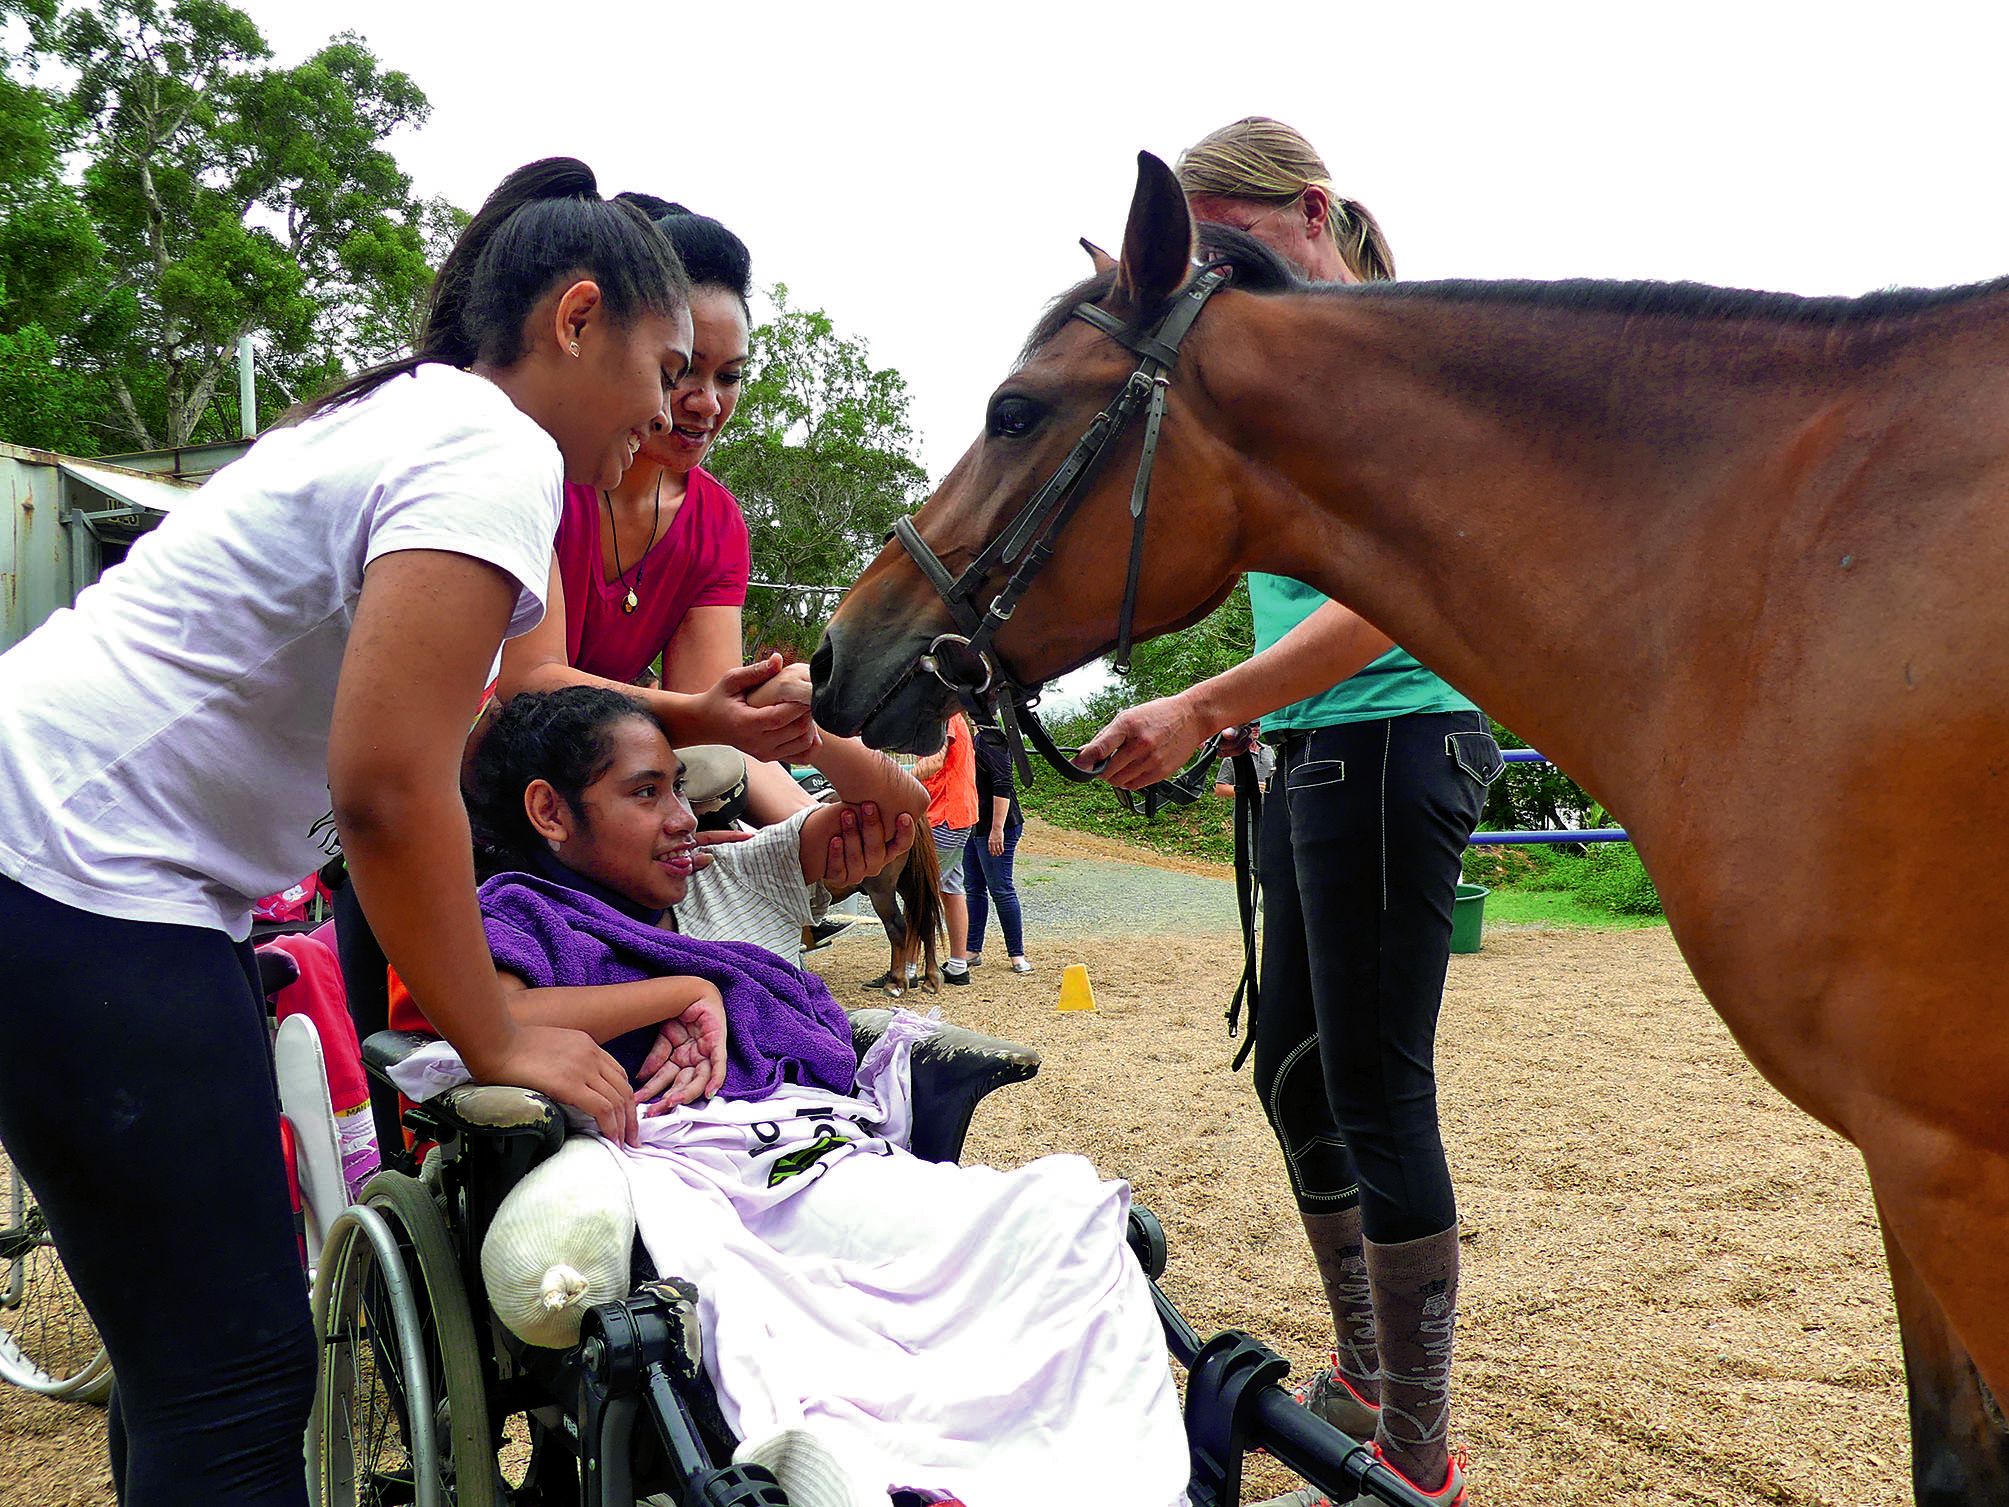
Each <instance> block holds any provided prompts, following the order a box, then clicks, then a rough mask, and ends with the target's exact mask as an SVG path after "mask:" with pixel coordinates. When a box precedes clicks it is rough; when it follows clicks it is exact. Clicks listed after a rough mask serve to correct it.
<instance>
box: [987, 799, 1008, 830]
mask: <svg viewBox="0 0 2009 1507" xmlns="http://www.w3.org/2000/svg"><path fill="white" fill-rule="evenodd" d="M1010 821H1011V797H1010V796H1008V795H994V796H992V797H991V831H993V832H1002V831H1004V829H1005V827H1006V826H1007V825H1008V824H1009V823H1010Z"/></svg>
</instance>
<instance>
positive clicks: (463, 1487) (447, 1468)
mask: <svg viewBox="0 0 2009 1507" xmlns="http://www.w3.org/2000/svg"><path fill="white" fill-rule="evenodd" d="M314 1329H315V1335H316V1337H317V1339H318V1340H319V1342H320V1350H321V1356H320V1375H319V1377H318V1379H317V1384H316V1387H315V1394H314V1412H313V1416H312V1418H311V1420H310V1421H309V1425H308V1435H307V1460H308V1472H309V1476H310V1478H311V1480H312V1483H313V1490H314V1497H315V1501H316V1502H317V1503H318V1504H320V1507H393V1504H396V1507H404V1504H407V1503H409V1504H412V1507H495V1503H496V1499H497V1492H496V1487H497V1479H498V1478H497V1473H496V1464H495V1443H494V1437H493V1435H492V1433H491V1431H490V1428H489V1419H488V1400H487V1397H486V1395H485V1393H484V1392H483V1390H482V1376H481V1353H480V1350H479V1348H478V1343H479V1342H478V1340H477V1338H476V1331H475V1325H474V1316H473V1312H472V1310H471V1309H470V1308H469V1306H468V1299H467V1289H466V1286H465V1284H464V1283H463V1282H462V1281H461V1276H460V1266H459V1263H458V1262H457V1261H456V1260H455V1258H454V1252H453V1243H452V1240H451V1238H450V1237H449V1235H448V1234H447V1229H446V1221H445V1220H444V1218H443V1217H442V1216H441V1213H440V1207H439V1205H438V1203H436V1202H435V1201H434V1199H433V1196H432V1194H431V1193H430V1192H428V1191H427V1190H426V1189H425V1187H424V1186H422V1185H421V1184H420V1183H419V1182H418V1180H417V1179H416V1178H412V1177H407V1176H406V1175H404V1174H403V1173H400V1172H380V1173H378V1174H377V1175H376V1176H375V1177H373V1178H371V1179H370V1180H369V1182H367V1183H366V1184H364V1185H363V1191H362V1194H361V1197H360V1199H359V1201H358V1202H357V1204H356V1205H354V1206H352V1207H351V1208H349V1209H348V1210H346V1211H345V1212H344V1213H342V1214H341V1215H340V1216H339V1217H338V1218H337V1219H336V1220H335V1224H334V1228H333V1229H332V1230H331V1231H330V1233H329V1237H328V1243H327V1245H326V1247H325V1248H324V1249H323V1251H322V1254H321V1265H320V1269H319V1271H318V1272H317V1274H316V1276H315V1281H314Z"/></svg>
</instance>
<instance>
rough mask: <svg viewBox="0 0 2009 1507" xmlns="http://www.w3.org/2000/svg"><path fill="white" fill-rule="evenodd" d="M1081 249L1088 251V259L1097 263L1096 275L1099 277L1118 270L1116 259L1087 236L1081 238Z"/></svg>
mask: <svg viewBox="0 0 2009 1507" xmlns="http://www.w3.org/2000/svg"><path fill="white" fill-rule="evenodd" d="M1081 249H1082V250H1083V251H1086V252H1087V253H1088V259H1089V260H1090V261H1091V262H1093V263H1095V275H1096V276H1097V277H1100V276H1102V275H1103V273H1105V272H1114V271H1115V270H1116V258H1115V257H1113V256H1111V255H1110V254H1109V253H1108V252H1106V251H1104V250H1103V249H1102V248H1101V247H1100V246H1098V245H1096V244H1095V242H1093V241H1091V240H1090V239H1089V238H1088V237H1087V236H1083V237H1082V238H1081Z"/></svg>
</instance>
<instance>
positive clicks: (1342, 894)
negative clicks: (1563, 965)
mask: <svg viewBox="0 0 2009 1507" xmlns="http://www.w3.org/2000/svg"><path fill="white" fill-rule="evenodd" d="M1178 173H1179V178H1180V181H1181V183H1183V184H1184V185H1185V188H1186V193H1187V197H1188V200H1189V202H1190V203H1191V205H1192V208H1193V212H1194V215H1195V216H1196V217H1197V218H1198V219H1199V220H1200V221H1202V222H1203V230H1204V228H1205V225H1207V224H1213V225H1221V226H1226V227H1230V228H1232V229H1235V230H1239V231H1243V232H1246V233H1247V234H1249V235H1252V236H1254V237H1256V238H1257V239H1258V240H1260V241H1262V242H1263V243H1264V244H1265V245H1267V246H1269V247H1270V248H1271V249H1272V250H1274V251H1276V252H1278V253H1279V254H1281V255H1282V256H1283V257H1284V258H1285V259H1286V260H1287V261H1289V262H1290V263H1291V264H1292V265H1293V266H1294V267H1295V268H1296V269H1297V270H1298V271H1299V272H1300V273H1302V274H1303V275H1305V276H1307V277H1310V278H1313V279H1316V280H1318V281H1323V282H1362V281H1366V280H1369V279H1374V278H1388V277H1393V276H1394V271H1395V269H1394V259H1393V257H1392V255H1391V254H1390V252H1389V250H1388V245H1387V242H1386V240H1385V239H1384V238H1383V236H1382V234H1381V229H1380V227H1379V226H1378V225H1376V224H1375V222H1374V219H1373V217H1372V216H1370V215H1369V214H1368V213H1367V212H1366V211H1365V210H1364V209H1362V208H1361V207H1360V206H1359V205H1357V204H1354V203H1352V202H1351V201H1349V200H1346V199H1342V198H1340V197H1339V195H1338V194H1337V193H1336V192H1335V191H1334V189H1333V187H1332V184H1331V181H1330V179H1329V177H1328V175H1327V172H1326V169H1325V165H1324V164H1323V163H1322V162H1321V161H1320V160H1319V158H1318V155H1317V153H1316V152H1314V151H1313V150H1312V148H1311V146H1310V144H1309V143H1308V142H1306V141H1305V139H1304V138H1303V137H1302V136H1300V135H1298V133H1297V132H1295V131H1293V130H1291V129H1290V128H1289V127H1288V126H1283V125H1280V124H1279V123H1277V122H1276V121H1272V120H1265V119H1261V118H1251V119H1248V120H1242V121H1237V122H1236V123H1235V124H1233V125H1231V126H1227V127H1225V128H1223V129H1222V130H1219V131H1216V132H1215V133H1214V134H1213V135H1211V136H1208V137H1207V138H1205V139H1204V140H1203V141H1201V142H1200V143H1199V144H1198V145H1196V146H1194V147H1193V148H1192V149H1191V150H1189V151H1188V152H1186V153H1185V154H1184V155H1183V156H1182V157H1181V158H1180V161H1179V167H1178ZM1249 601H1250V605H1251V607H1252V608H1253V609H1254V616H1255V630H1256V632H1255V638H1256V644H1255V646H1256V650H1257V652H1256V655H1255V657H1254V658H1253V659H1251V660H1249V661H1248V662H1247V663H1246V664H1243V665H1239V666H1237V667H1236V668H1235V669H1233V670H1230V671H1228V672H1227V673H1225V674H1223V675H1218V676H1216V677H1214V678H1213V679H1212V680H1208V681H1203V682H1202V683H1200V684H1199V685H1196V686H1194V687H1193V688H1192V689H1191V690H1189V691H1186V692H1185V693H1183V694H1182V695H1179V696H1173V697H1168V698H1166V699H1164V700H1161V701H1154V702H1147V703H1146V704H1144V705H1143V706H1139V707H1133V708H1131V709H1130V710H1129V711H1126V712H1124V713H1123V714H1122V715H1121V716H1119V717H1117V718H1116V719H1115V720H1114V721H1113V722H1111V723H1110V724H1109V726H1108V727H1106V728H1104V729H1103V730H1102V732H1100V733H1099V734H1098V735H1097V736H1096V737H1095V738H1094V740H1092V741H1091V742H1090V743H1089V745H1088V746H1087V747H1086V748H1084V749H1083V750H1082V753H1081V762H1082V763H1083V764H1087V763H1090V762H1092V761H1093V760H1095V759H1098V758H1105V757H1106V758H1109V759H1110V761H1111V762H1110V767H1109V770H1108V771H1107V776H1106V777H1107V778H1108V779H1109V780H1110V781H1111V782H1112V783H1114V784H1117V785H1120V786H1124V787H1126V788H1133V789H1134V788H1137V787H1140V786H1142V785H1145V784H1148V783H1150V782H1151V781H1152V780H1155V779H1161V778H1163V777H1164V776H1165V775H1167V774H1170V773H1172V772H1173V771H1175V770H1176V769H1177V768H1178V767H1179V765H1180V764H1182V763H1183V762H1184V761H1185V760H1186V759H1187V758H1188V757H1189V756H1190V755H1191V754H1192V752H1193V750H1194V749H1196V748H1197V747H1199V745H1200V744H1201V743H1202V742H1203V741H1204V740H1205V738H1206V737H1207V735H1208V734H1209V733H1211V732H1214V731H1217V730H1219V729H1222V728H1226V727H1231V726H1239V725H1245V724H1248V723H1250V722H1253V721H1254V720H1255V719H1256V718H1258V717H1260V718H1261V719H1262V728H1263V732H1264V734H1265V736H1266V737H1268V738H1269V739H1270V740H1271V741H1272V742H1273V743H1275V744H1276V747H1277V767H1276V771H1275V773H1274V774H1273V775H1272V777H1271V780H1270V787H1269V799H1268V800H1267V801H1266V802H1265V803H1264V807H1263V833H1262V844H1261V851H1260V856H1259V868H1260V872H1261V875H1262V884H1263V959H1262V977H1261V1003H1262V1007H1261V1009H1260V1011H1259V1012H1258V1014H1257V1018H1256V1021H1255V1024H1254V1026H1253V1028H1252V1029H1253V1031H1254V1034H1255V1065H1256V1071H1255V1076H1256V1089H1257V1092H1258V1094H1259V1095H1260V1097H1261V1099H1262V1104H1263V1110H1264V1112H1265V1113H1266V1114H1267V1115H1268V1116H1269V1120H1270V1124H1271V1127H1272V1128H1273V1129H1274V1130H1275V1132H1276V1135H1277V1139H1278V1140H1279V1141H1280V1142H1281V1143H1282V1146H1283V1151H1284V1161H1285V1165H1286V1166H1287V1167H1288V1169H1289V1172H1290V1179H1291V1190H1292V1192H1293V1194H1294V1195H1295V1196H1296V1199H1297V1203H1298V1210H1299V1214H1300V1216H1301V1218H1302V1219H1303V1221H1304V1228H1305V1233H1306V1235H1307V1237H1308V1238H1309V1239H1310V1242H1311V1248H1312V1253H1313V1254H1314V1256H1316V1258H1317V1260H1318V1267H1319V1275H1320V1277H1321V1278H1322V1279H1323V1283H1324V1286H1325V1292H1326V1297H1327V1300H1328V1302H1329V1303H1330V1305H1331V1308H1332V1314H1333V1324H1334V1330H1335V1333H1336V1336H1337V1345H1336V1347H1335V1351H1334V1355H1333V1368H1332V1370H1331V1372H1330V1373H1325V1374H1321V1375H1320V1376H1318V1377H1317V1378H1316V1379H1315V1380H1314V1381H1313V1383H1312V1385H1311V1386H1310V1387H1309V1388H1307V1389H1306V1391H1305V1392H1304V1393H1303V1394H1301V1395H1302V1396H1303V1399H1304V1400H1305V1401H1306V1402H1307V1404H1308V1405H1310V1406H1311V1407H1313V1408H1314V1409H1316V1410H1317V1411H1318V1412H1320V1413H1321V1414H1323V1415H1324V1416H1325V1417H1326V1418H1327V1419H1329V1420H1330V1421H1331V1422H1333V1423H1334V1424H1336V1425H1338V1426H1339V1427H1340V1428H1343V1429H1345V1430H1346V1431H1347V1432H1348V1433H1351V1434H1354V1435H1356V1436H1359V1437H1370V1436H1371V1437H1372V1438H1373V1440H1374V1444H1375V1448H1376V1449H1377V1451H1378V1452H1379V1453H1380V1454H1381V1455H1382V1456H1383V1458H1384V1459H1386V1460H1387V1462H1388V1463H1389V1464H1391V1465H1392V1466H1394V1467H1395V1468H1396V1469H1397V1470H1399V1471H1400V1472H1401V1473H1402V1474H1403V1475H1404V1476H1405V1477H1406V1478H1407V1479H1408V1480H1409V1481H1410V1482H1411V1483H1412V1484H1414V1485H1415V1486H1416V1487H1417V1489H1418V1490H1419V1491H1421V1492H1422V1493H1423V1494H1424V1495H1425V1496H1427V1497H1428V1498H1429V1499H1430V1500H1431V1501H1433V1502H1441V1503H1444V1504H1446V1507H1456V1504H1461V1503H1463V1502H1464V1501H1465V1499H1466V1498H1465V1483H1464V1472H1463V1469H1462V1467H1461V1465H1460V1464H1459V1463H1458V1462H1457V1461H1455V1460H1454V1459H1453V1458H1452V1456H1451V1452H1450V1448H1449V1427H1450V1422H1449V1420H1450V1390H1449V1389H1450V1371H1451V1342H1452V1329H1453V1323H1454V1318H1455V1311H1456V1305H1457V1285H1458V1213H1457V1205H1456V1202H1455V1199H1454V1197H1453V1194H1452V1189H1451V1175H1450V1170H1449V1167H1448V1166H1447V1164H1446V1161H1445V1157H1444V1146H1443V1141H1442V1139H1441V1137H1440V1136H1439V1133H1438V1127H1437V1088H1436V1077H1435V1070H1434V1049H1435V1039H1436V1028H1437V1012H1438V1008H1439V1006H1440V1005H1441V1004H1442V1002H1443V993H1444V974H1445V969H1446V966H1447V964H1448V963H1449V960H1450V950H1451V907H1452V903H1453V901H1454V900H1455V898H1456V893H1457V884H1458V879H1459V873H1460V868H1461V864H1462V860H1463V856H1464V851H1465V845H1466V843H1467V841H1468V840H1469V839H1470V837H1471V835H1472V829H1473V827H1474V825H1475V824H1476V823H1477V821H1478V817H1479V810H1480V807H1481V806H1482V805H1483V804H1484V802H1485V793H1486V787H1487V786H1488V785H1489V784H1491V782H1492V781H1493V780H1494V779H1495V778H1496V777H1497V776H1498V774H1499V772H1500V769H1501V767H1502V764H1501V759H1500V751H1499V748H1498V746H1497V745H1496V744H1495V743H1494V741H1493V739H1492V736H1491V733H1490V731H1489V725H1488V723H1487V720H1486V718H1485V717H1484V715H1482V714H1481V713H1480V712H1479V710H1478V708H1476V707H1475V706H1473V705H1472V703H1471V702H1470V701H1468V700H1466V699H1465V698H1464V697H1463V696H1461V695H1459V694H1458V692H1456V691H1455V690H1453V689H1452V688H1451V687H1450V686H1448V685H1446V684H1445V683H1444V682H1443V681H1442V680H1439V679H1438V678H1437V677H1436V676H1435V675H1433V674H1431V673H1430V672H1429V671H1428V670H1426V669H1425V668H1423V666H1422V665H1420V664H1418V663H1417V662H1416V660H1415V659H1413V658H1412V657H1411V656H1410V655H1409V654H1407V653H1405V652H1404V651H1403V650H1402V649H1401V648H1400V647H1399V646H1398V645H1396V644H1395V643H1394V642H1393V641H1392V640H1390V639H1389V638H1388V637H1387V636H1385V635H1384V634H1382V633H1380V632H1378V631H1377V630H1376V629H1374V628H1373V627H1372V626H1370V625H1369V624H1368V623H1366V622H1365V621H1364V620H1362V619H1361V618H1360V617H1358V616H1357V615H1355V614H1354V613H1352V612H1350V611H1348V610H1347V609H1346V608H1344V607H1342V606H1341V605H1339V604H1338V603H1337V602H1333V601H1330V600H1329V599H1327V598H1326V597H1324V596H1322V595H1320V594H1319V593H1318V592H1317V591H1314V590H1313V589H1312V588H1311V587H1309V586H1305V585H1303V584H1301V583H1299V582H1297V581H1292V580H1287V579H1285V578H1283V577H1280V576H1268V575H1252V576H1250V577H1249ZM1335 677H1337V678H1335ZM1289 696H1297V697H1300V698H1301V699H1298V700H1293V701H1290V702H1289V704H1288V705H1280V703H1281V702H1282V700H1283V698H1285V697H1289ZM1279 1500H1280V1501H1282V1502H1297V1501H1300V1500H1302V1501H1305V1502H1312V1501H1316V1500H1317V1498H1316V1495H1315V1494H1314V1493H1311V1492H1310V1491H1309V1489H1306V1491H1304V1492H1301V1493H1297V1494H1294V1495H1293V1496H1290V1497H1286V1498H1281V1499H1279Z"/></svg>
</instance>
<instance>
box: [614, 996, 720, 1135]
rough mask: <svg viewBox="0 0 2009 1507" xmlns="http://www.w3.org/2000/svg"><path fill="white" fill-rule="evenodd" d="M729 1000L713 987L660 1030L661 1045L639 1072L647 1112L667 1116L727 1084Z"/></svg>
mask: <svg viewBox="0 0 2009 1507" xmlns="http://www.w3.org/2000/svg"><path fill="white" fill-rule="evenodd" d="M725 1059H726V1052H725V1000H724V999H723V998H722V997H721V996H720V994H719V992H718V990H717V989H716V988H714V987H712V986H710V985H706V986H705V992H704V993H703V994H702V995H700V996H699V997H698V998H697V999H695V1000H692V1001H691V1003H690V1004H688V1005H686V1006H685V1007H684V1010H683V1013H682V1014H681V1015H673V1016H671V1017H670V1018H669V1019H668V1020H666V1021H664V1022H663V1023H662V1026H661V1027H660V1028H659V1029H658V1031H657V1033H656V1044H655V1045H654V1046H652V1047H651V1048H649V1055H648V1056H646V1057H644V1058H643V1059H642V1065H641V1066H640V1067H639V1068H637V1069H636V1071H635V1076H636V1077H637V1078H639V1079H641V1080H642V1086H641V1087H640V1088H638V1089H636V1090H635V1096H634V1098H635V1103H636V1104H639V1105H643V1106H645V1107H644V1108H643V1110H642V1113H643V1114H644V1115H645V1116H654V1115H665V1114H668V1113H669V1112H670V1111H671V1110H673V1109H675V1108H676V1107H677V1106H678V1105H680V1104H689V1103H692V1102H693V1101H695V1100H698V1099H708V1098H710V1097H711V1096H712V1095H713V1094H715V1093H717V1092H718V1091H719V1089H720V1087H721V1086H722V1085H723V1084H724V1083H725Z"/></svg>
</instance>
